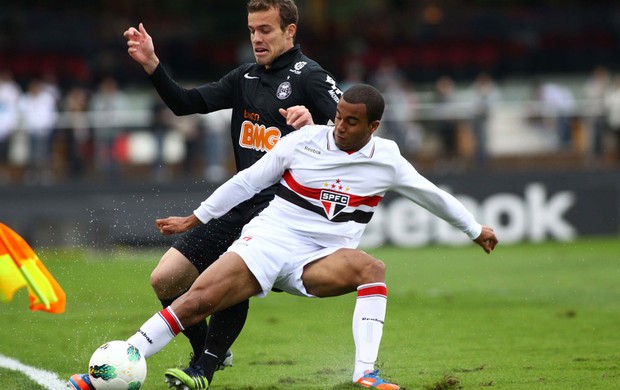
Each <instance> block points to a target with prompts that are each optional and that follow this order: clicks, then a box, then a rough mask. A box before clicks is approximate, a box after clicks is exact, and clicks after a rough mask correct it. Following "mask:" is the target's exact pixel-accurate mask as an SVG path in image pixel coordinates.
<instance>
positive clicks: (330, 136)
mask: <svg viewBox="0 0 620 390" xmlns="http://www.w3.org/2000/svg"><path fill="white" fill-rule="evenodd" d="M373 138H374V136H372V135H371V136H370V141H368V143H367V144H366V145H364V146H363V147H362V148H361V149H360V150H356V151H355V152H351V153H349V152H345V151H344V150H343V152H345V153H347V154H349V155H353V154H355V153H361V154H362V155H364V156H366V157H369V158H370V157H372V155H373V154H374V152H375V140H374V139H373ZM327 150H340V149H338V147H337V146H336V142H335V141H334V128H333V127H332V128H331V129H330V130H329V131H328V132H327Z"/></svg>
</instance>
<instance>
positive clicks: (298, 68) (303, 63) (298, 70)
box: [289, 61, 308, 74]
mask: <svg viewBox="0 0 620 390" xmlns="http://www.w3.org/2000/svg"><path fill="white" fill-rule="evenodd" d="M307 64H308V63H307V62H306V61H299V62H298V63H296V64H295V65H293V69H289V71H290V72H293V73H295V74H301V70H302V69H303V68H304V66H306V65H307Z"/></svg>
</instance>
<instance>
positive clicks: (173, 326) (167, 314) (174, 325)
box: [159, 308, 182, 336]
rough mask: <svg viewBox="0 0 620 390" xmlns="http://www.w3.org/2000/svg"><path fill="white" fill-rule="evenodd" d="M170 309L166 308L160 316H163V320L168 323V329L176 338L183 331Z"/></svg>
mask: <svg viewBox="0 0 620 390" xmlns="http://www.w3.org/2000/svg"><path fill="white" fill-rule="evenodd" d="M168 309H169V308H165V309H164V310H162V311H160V312H159V315H160V316H161V318H163V319H164V321H166V324H167V325H168V328H169V329H170V331H171V332H172V334H174V335H175V336H176V335H178V334H179V333H181V331H182V329H181V324H179V323H178V322H177V318H176V316H175V315H173V314H172V312H171V311H169V310H168Z"/></svg>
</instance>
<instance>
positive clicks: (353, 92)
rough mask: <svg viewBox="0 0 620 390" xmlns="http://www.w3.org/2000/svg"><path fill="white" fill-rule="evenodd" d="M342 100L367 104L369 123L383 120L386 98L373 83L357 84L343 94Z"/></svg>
mask: <svg viewBox="0 0 620 390" xmlns="http://www.w3.org/2000/svg"><path fill="white" fill-rule="evenodd" d="M342 100H344V101H346V102H347V103H352V104H360V103H362V104H365V105H366V115H367V116H368V123H370V122H374V121H378V120H381V117H382V116H383V110H384V109H385V100H384V99H383V95H381V92H379V90H378V89H377V88H375V87H373V86H372V85H368V84H356V85H354V86H352V87H350V88H349V89H347V90H346V91H344V93H343V94H342Z"/></svg>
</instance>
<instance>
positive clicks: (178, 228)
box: [155, 214, 200, 236]
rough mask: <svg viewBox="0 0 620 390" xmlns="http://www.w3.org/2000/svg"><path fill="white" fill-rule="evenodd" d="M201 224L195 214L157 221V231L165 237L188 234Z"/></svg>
mask: <svg viewBox="0 0 620 390" xmlns="http://www.w3.org/2000/svg"><path fill="white" fill-rule="evenodd" d="M199 224H200V220H199V219H198V218H197V217H196V216H195V215H194V214H192V215H188V216H187V217H168V218H160V219H156V220H155V226H156V227H157V230H159V232H160V233H161V234H163V235H164V236H169V235H171V234H176V233H183V232H186V231H188V230H189V229H191V228H193V227H194V226H198V225H199Z"/></svg>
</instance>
